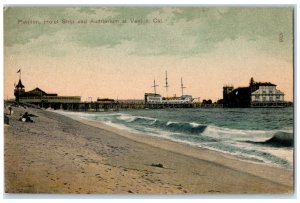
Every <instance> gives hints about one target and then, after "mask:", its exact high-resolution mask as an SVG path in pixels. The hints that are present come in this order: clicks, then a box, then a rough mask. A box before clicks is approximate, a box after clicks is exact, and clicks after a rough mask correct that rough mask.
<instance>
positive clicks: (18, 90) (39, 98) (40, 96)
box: [14, 79, 81, 104]
mask: <svg viewBox="0 0 300 203" xmlns="http://www.w3.org/2000/svg"><path fill="white" fill-rule="evenodd" d="M14 95H15V97H16V101H17V102H24V103H32V104H40V103H58V104H61V103H80V101H81V97H80V96H58V95H57V94H56V93H46V92H45V91H43V90H41V89H40V88H38V87H37V88H35V89H33V90H31V91H28V92H26V91H25V86H24V85H23V84H22V81H21V79H20V80H19V82H18V84H17V85H16V86H15V90H14Z"/></svg>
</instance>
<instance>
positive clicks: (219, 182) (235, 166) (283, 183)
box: [4, 108, 293, 194]
mask: <svg viewBox="0 0 300 203" xmlns="http://www.w3.org/2000/svg"><path fill="white" fill-rule="evenodd" d="M13 110H14V114H13V115H12V116H11V117H10V125H9V126H5V127H4V135H5V137H4V143H5V145H4V150H5V151H4V161H5V192H6V193H71V194H73V193H82V194H89V193H96V194H131V193H136V194H184V193H188V194H246V193H248V194H292V193H293V171H292V170H289V169H284V168H277V167H271V166H267V165H265V164H261V163H257V164H256V163H252V162H250V161H247V160H238V159H236V158H234V157H231V156H229V155H224V154H221V153H218V152H214V151H210V150H207V149H201V148H198V147H191V146H188V145H185V144H180V143H175V142H172V141H170V140H164V139H160V138H154V137H152V138H151V137H150V138H149V137H146V136H144V135H135V134H130V133H127V132H124V131H122V130H118V129H113V128H111V127H108V126H104V125H103V124H99V123H97V122H91V121H82V120H81V121H78V120H73V119H71V118H68V117H65V116H63V115H59V114H57V113H54V112H49V111H43V110H37V109H23V108H14V109H13ZM25 111H28V112H29V113H31V114H34V115H36V116H37V117H33V120H34V122H33V123H26V122H20V121H18V115H19V114H20V113H24V112H25Z"/></svg>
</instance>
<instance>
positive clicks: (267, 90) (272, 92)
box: [251, 83, 284, 106]
mask: <svg viewBox="0 0 300 203" xmlns="http://www.w3.org/2000/svg"><path fill="white" fill-rule="evenodd" d="M280 103H284V93H283V92H281V91H280V90H278V89H276V85H274V84H272V83H255V84H254V85H252V86H251V106H260V105H267V104H274V105H275V104H280Z"/></svg>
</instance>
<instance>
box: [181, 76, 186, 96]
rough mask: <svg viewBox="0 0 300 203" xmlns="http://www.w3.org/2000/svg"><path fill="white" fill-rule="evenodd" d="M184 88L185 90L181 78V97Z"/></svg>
mask: <svg viewBox="0 0 300 203" xmlns="http://www.w3.org/2000/svg"><path fill="white" fill-rule="evenodd" d="M184 88H186V87H184V86H183V83H182V78H181V96H183V89H184Z"/></svg>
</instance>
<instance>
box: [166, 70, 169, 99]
mask: <svg viewBox="0 0 300 203" xmlns="http://www.w3.org/2000/svg"><path fill="white" fill-rule="evenodd" d="M165 79H166V86H165V88H166V92H167V97H168V87H169V85H168V73H167V71H166V78H165Z"/></svg>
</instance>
